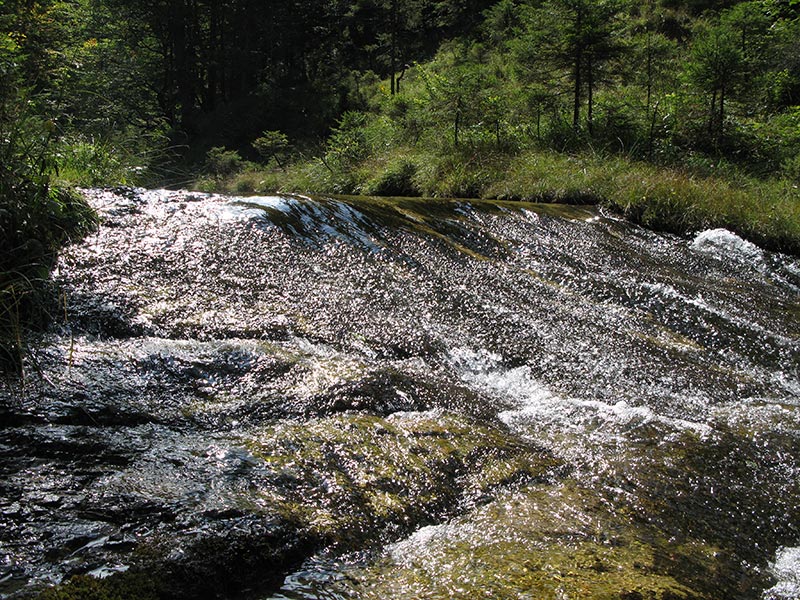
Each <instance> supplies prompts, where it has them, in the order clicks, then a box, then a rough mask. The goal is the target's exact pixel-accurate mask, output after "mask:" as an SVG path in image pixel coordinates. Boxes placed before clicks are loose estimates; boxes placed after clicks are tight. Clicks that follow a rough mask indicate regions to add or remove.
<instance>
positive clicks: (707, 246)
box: [692, 229, 764, 263]
mask: <svg viewBox="0 0 800 600" xmlns="http://www.w3.org/2000/svg"><path fill="white" fill-rule="evenodd" d="M692 248H694V249H695V250H698V251H700V252H705V253H708V254H714V255H717V256H719V257H721V258H733V259H737V260H740V261H744V262H750V263H760V262H761V261H763V260H764V253H763V251H762V250H761V249H760V248H759V247H758V246H756V245H755V244H753V243H751V242H748V241H747V240H745V239H742V238H740V237H739V236H738V235H736V234H735V233H733V232H731V231H728V230H727V229H709V230H708V231H703V232H701V233H699V234H697V236H696V237H695V238H694V241H693V242H692Z"/></svg>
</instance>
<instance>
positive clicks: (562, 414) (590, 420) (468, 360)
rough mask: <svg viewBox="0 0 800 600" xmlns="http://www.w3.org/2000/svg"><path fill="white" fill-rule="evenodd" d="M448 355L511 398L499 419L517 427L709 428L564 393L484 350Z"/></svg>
mask: <svg viewBox="0 0 800 600" xmlns="http://www.w3.org/2000/svg"><path fill="white" fill-rule="evenodd" d="M450 359H451V361H452V364H453V365H454V367H455V368H456V370H457V371H458V372H459V375H460V376H461V378H462V380H463V381H465V382H467V383H469V384H471V385H472V386H474V387H476V388H478V389H480V390H481V391H485V392H488V393H490V394H492V395H494V396H496V397H500V398H502V399H505V400H509V401H511V402H512V403H513V405H514V406H513V407H512V408H510V409H509V410H506V411H503V412H501V413H500V414H499V415H498V418H499V419H500V420H501V421H503V422H504V423H506V424H507V425H509V426H510V427H513V428H515V429H526V428H529V426H530V425H531V424H535V427H536V429H537V430H539V431H550V432H553V431H561V432H568V431H574V432H578V433H581V434H584V437H586V436H591V435H593V434H599V435H604V436H607V437H613V438H618V437H619V436H621V435H624V434H626V433H628V432H630V431H632V430H634V429H636V428H638V427H642V426H644V425H647V424H650V423H656V424H658V425H662V426H667V427H668V428H671V429H674V430H691V431H693V432H695V433H697V434H699V435H707V434H709V433H710V431H711V430H710V428H709V427H708V426H707V425H705V424H701V423H695V422H693V421H689V420H685V419H676V418H671V417H666V416H663V415H659V414H657V413H655V412H654V411H653V410H652V409H651V408H649V407H647V406H633V405H631V404H629V403H628V402H626V401H624V400H621V401H619V402H616V403H613V404H612V403H608V402H603V401H601V400H594V399H586V398H564V397H561V396H560V395H558V394H556V393H554V392H553V391H552V390H550V389H548V388H547V386H545V385H543V384H542V383H541V382H539V381H537V380H536V378H535V377H534V376H533V374H532V372H531V369H530V367H528V366H520V367H515V368H513V369H504V368H503V367H502V357H500V356H499V355H497V354H494V353H492V352H488V351H486V350H478V351H474V350H471V349H468V348H457V349H454V350H452V351H451V353H450Z"/></svg>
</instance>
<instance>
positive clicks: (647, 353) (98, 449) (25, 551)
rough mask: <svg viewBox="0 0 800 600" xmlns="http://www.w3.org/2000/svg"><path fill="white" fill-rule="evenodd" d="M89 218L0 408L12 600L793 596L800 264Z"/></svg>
mask: <svg viewBox="0 0 800 600" xmlns="http://www.w3.org/2000/svg"><path fill="white" fill-rule="evenodd" d="M85 195H86V197H87V199H88V201H89V202H90V203H91V204H92V205H93V206H94V207H95V208H96V209H97V211H98V212H99V214H100V215H101V217H102V224H101V226H100V227H99V229H98V231H97V232H96V233H94V234H92V235H90V236H89V237H87V238H86V239H85V240H83V241H82V242H80V243H78V244H75V245H74V246H72V247H69V248H67V249H66V250H65V251H64V252H63V254H62V256H61V258H60V261H59V263H58V266H57V269H56V272H55V274H54V286H55V289H56V294H55V295H56V296H57V297H58V299H59V300H58V304H59V306H58V309H57V310H54V313H56V315H57V316H56V317H55V318H54V322H53V324H52V325H51V327H50V329H49V331H48V332H47V333H45V334H43V335H41V336H40V337H38V338H37V339H35V340H33V341H32V350H31V352H30V355H29V356H28V357H27V359H26V364H25V375H24V378H22V379H21V380H19V381H14V382H6V383H4V384H2V386H0V597H2V598H17V597H27V596H30V595H33V594H36V593H38V591H39V590H41V589H46V588H48V587H49V586H53V585H57V584H60V583H63V582H66V581H67V580H68V579H69V578H70V577H72V576H76V575H77V576H78V578H77V579H75V580H74V581H73V584H72V586H73V587H74V589H80V588H79V587H78V586H81V585H83V586H88V587H91V586H92V585H95V584H93V583H91V582H93V581H94V582H96V585H98V586H107V588H108V589H110V590H118V589H123V588H124V586H126V585H130V586H133V587H134V588H135V589H136V590H137V596H135V597H140V598H254V599H258V600H268V599H271V600H274V599H321V598H325V599H338V600H348V599H356V598H365V599H372V598H374V599H385V598H443V599H444V598H464V599H475V598H501V599H511V598H532V599H537V600H539V599H547V598H554V599H555V598H581V599H583V598H625V599H638V598H642V599H644V598H652V599H674V598H707V599H715V598H720V599H721V598H725V599H736V598H742V599H760V600H785V599H790V598H798V597H800V464H799V463H798V459H800V261H798V260H797V259H796V258H792V257H788V256H783V255H779V254H774V253H770V252H767V251H764V250H761V249H759V248H758V247H756V246H754V245H752V244H750V243H748V242H746V241H744V240H742V239H740V238H738V237H737V236H736V235H734V234H732V233H730V232H728V231H725V230H711V231H705V232H699V233H698V234H697V235H696V236H695V237H693V238H691V239H683V238H678V237H673V236H667V235H661V234H656V233H653V232H650V231H647V230H644V229H641V228H638V227H636V226H633V225H631V224H629V223H627V222H626V221H624V220H621V219H619V218H616V217H615V216H614V215H611V214H606V213H604V212H602V211H600V210H597V209H594V208H585V207H564V206H553V205H532V204H525V203H503V202H484V201H455V200H452V201H448V200H420V199H365V198H358V199H357V198H336V199H333V198H314V199H312V198H305V197H295V196H280V197H279V196H276V197H252V198H235V197H224V196H214V195H203V194H195V193H187V192H173V191H163V190H161V191H145V190H127V189H125V190H87V191H85ZM86 575H88V576H90V577H91V578H93V579H88V578H86V577H83V576H86ZM115 586H116V587H115ZM65 589H69V586H67V588H65ZM93 589H94V588H93ZM77 597H80V595H78V596H77ZM123 597H124V596H123ZM131 597H133V596H131Z"/></svg>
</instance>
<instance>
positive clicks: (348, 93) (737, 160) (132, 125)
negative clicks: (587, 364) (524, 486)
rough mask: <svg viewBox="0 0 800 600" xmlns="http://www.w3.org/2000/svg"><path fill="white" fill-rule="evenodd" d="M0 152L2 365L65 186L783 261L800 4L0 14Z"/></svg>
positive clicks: (196, 8)
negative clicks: (556, 214) (455, 215)
mask: <svg viewBox="0 0 800 600" xmlns="http://www.w3.org/2000/svg"><path fill="white" fill-rule="evenodd" d="M0 154H1V155H2V166H1V168H2V171H0V201H1V202H2V204H0V224H2V230H3V237H2V241H1V242H0V243H1V244H2V247H1V248H0V257H2V263H1V264H0V277H2V279H0V313H2V314H0V321H2V322H4V323H6V324H7V325H3V328H2V331H0V335H2V337H3V344H2V345H3V347H4V348H5V349H8V348H13V347H15V344H16V342H14V343H11V342H9V339H15V337H16V333H17V331H18V328H17V327H16V323H17V322H18V321H19V319H20V314H22V315H23V316H24V315H25V313H29V312H31V311H30V310H29V309H28V308H25V307H24V306H25V304H26V302H27V300H23V299H24V298H28V297H30V296H32V295H34V294H35V293H36V292H35V290H36V289H38V288H37V286H36V285H35V284H34V282H35V281H38V280H42V279H43V277H44V276H45V275H46V272H47V269H48V267H49V264H50V263H51V261H52V257H53V256H54V252H55V251H56V249H57V248H58V246H59V245H60V244H61V243H63V241H65V240H66V239H69V238H70V237H71V236H74V235H76V234H78V233H80V232H81V231H84V230H85V229H86V228H87V227H88V226H89V225H90V224H91V215H90V214H89V213H88V212H87V210H86V208H85V207H84V206H83V205H82V203H81V202H80V201H79V200H78V199H77V198H76V197H75V196H74V195H73V194H71V193H70V192H69V191H67V189H68V186H69V185H75V184H77V185H84V186H90V185H111V184H144V185H148V184H156V183H158V184H162V185H164V184H166V185H188V184H190V183H191V182H196V183H195V185H197V186H198V187H200V188H203V189H206V188H224V187H227V188H232V189H234V190H236V191H239V192H254V191H267V190H277V189H281V190H285V191H316V192H339V193H368V194H402V195H447V196H493V197H504V198H520V199H534V200H560V201H581V202H583V201H592V202H595V201H598V202H605V203H607V204H609V205H611V206H614V207H616V208H618V209H620V210H622V211H623V212H625V213H626V214H627V215H629V216H630V217H631V218H634V219H638V220H639V221H641V222H643V223H645V224H647V225H650V226H653V227H658V228H662V229H668V230H672V231H678V232H685V231H691V230H693V229H697V228H700V227H706V226H712V225H715V226H716V225H719V226H726V227H730V228H732V229H734V230H736V231H738V232H740V233H742V234H744V235H746V236H748V237H750V238H751V239H755V240H757V241H760V242H761V243H763V244H766V245H768V246H770V247H772V248H777V249H781V250H786V251H790V252H796V253H797V252H800V192H798V182H800V1H798V0H750V1H746V2H734V1H730V0H727V1H718V2H714V1H711V0H648V1H646V2H632V1H630V0H596V1H590V0H499V1H498V0H291V1H286V0H268V1H263V0H258V1H257V0H220V1H212V0H137V1H132V0H69V1H58V0H6V1H5V2H3V3H2V5H0ZM12 354H13V351H12Z"/></svg>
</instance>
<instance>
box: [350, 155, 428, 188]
mask: <svg viewBox="0 0 800 600" xmlns="http://www.w3.org/2000/svg"><path fill="white" fill-rule="evenodd" d="M416 175H417V165H415V164H414V163H413V162H411V161H409V160H405V159H401V160H398V161H396V162H393V163H389V165H387V167H386V169H385V170H384V171H382V172H381V173H380V174H379V176H378V177H377V179H375V180H373V181H372V182H371V183H369V184H368V186H367V188H366V189H365V190H364V193H366V194H367V195H370V196H419V195H421V194H420V189H419V188H418V187H417V184H416V182H415V181H414V179H415V177H416Z"/></svg>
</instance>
